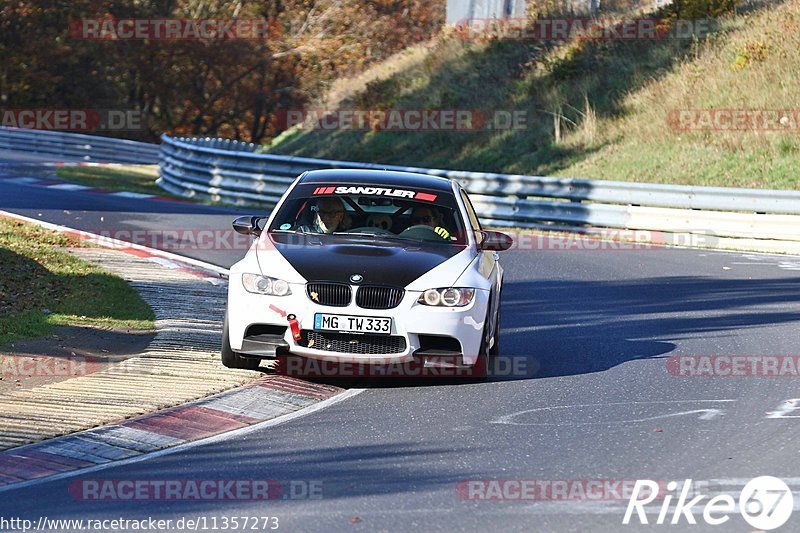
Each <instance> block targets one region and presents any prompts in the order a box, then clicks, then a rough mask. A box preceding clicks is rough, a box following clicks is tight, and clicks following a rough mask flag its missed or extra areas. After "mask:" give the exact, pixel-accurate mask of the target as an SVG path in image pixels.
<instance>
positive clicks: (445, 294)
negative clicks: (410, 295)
mask: <svg viewBox="0 0 800 533" xmlns="http://www.w3.org/2000/svg"><path fill="white" fill-rule="evenodd" d="M474 297H475V289H469V288H464V287H459V288H456V287H447V288H445V289H428V290H427V291H425V292H423V293H422V296H420V297H419V300H417V302H419V303H421V304H422V305H433V306H440V307H464V306H465V305H467V304H469V303H470V302H471V301H472V299H473V298H474Z"/></svg>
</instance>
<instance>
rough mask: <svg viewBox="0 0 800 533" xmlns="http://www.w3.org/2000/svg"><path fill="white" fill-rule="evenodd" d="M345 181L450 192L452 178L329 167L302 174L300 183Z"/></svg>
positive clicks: (357, 183) (356, 183) (348, 182)
mask: <svg viewBox="0 0 800 533" xmlns="http://www.w3.org/2000/svg"><path fill="white" fill-rule="evenodd" d="M309 183H318V184H326V183H331V184H332V183H347V184H355V185H372V186H380V185H388V186H391V187H408V188H412V189H435V190H438V191H442V192H452V191H453V185H452V180H450V179H449V178H441V177H439V176H430V175H428V174H416V173H414V172H397V171H392V170H361V169H329V170H311V171H309V172H306V173H305V174H303V176H302V178H301V180H300V184H304V185H305V184H309Z"/></svg>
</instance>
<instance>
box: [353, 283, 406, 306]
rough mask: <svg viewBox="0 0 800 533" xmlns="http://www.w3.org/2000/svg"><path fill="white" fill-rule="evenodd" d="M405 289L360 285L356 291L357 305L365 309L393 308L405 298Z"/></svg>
mask: <svg viewBox="0 0 800 533" xmlns="http://www.w3.org/2000/svg"><path fill="white" fill-rule="evenodd" d="M404 293H405V291H404V290H403V289H395V288H392V287H370V286H364V287H359V288H358V291H357V292H356V305H357V306H359V307H363V308H364V309H393V308H395V307H397V306H398V305H400V301H401V300H402V299H403V294H404Z"/></svg>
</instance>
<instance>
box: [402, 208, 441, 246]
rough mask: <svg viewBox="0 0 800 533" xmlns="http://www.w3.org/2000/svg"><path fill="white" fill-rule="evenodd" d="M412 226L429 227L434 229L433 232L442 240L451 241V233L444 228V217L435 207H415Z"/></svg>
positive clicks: (412, 214) (412, 213)
mask: <svg viewBox="0 0 800 533" xmlns="http://www.w3.org/2000/svg"><path fill="white" fill-rule="evenodd" d="M411 224H412V225H413V226H428V227H431V228H433V231H435V232H436V234H437V235H439V237H441V238H442V239H445V240H447V239H449V238H450V232H449V231H447V228H445V227H444V226H442V215H441V213H439V211H437V210H436V209H434V208H433V207H428V206H418V207H415V208H414V210H413V211H412V212H411Z"/></svg>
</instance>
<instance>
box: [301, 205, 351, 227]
mask: <svg viewBox="0 0 800 533" xmlns="http://www.w3.org/2000/svg"><path fill="white" fill-rule="evenodd" d="M311 210H312V211H313V212H314V220H312V222H311V227H310V228H303V229H308V230H310V231H313V232H317V233H333V232H334V231H337V230H343V229H345V228H344V224H343V222H344V219H345V210H344V203H343V202H342V200H341V199H340V198H338V197H336V196H327V197H325V198H322V199H321V200H320V201H319V202H317V205H316V206H314V207H312V208H311Z"/></svg>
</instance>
